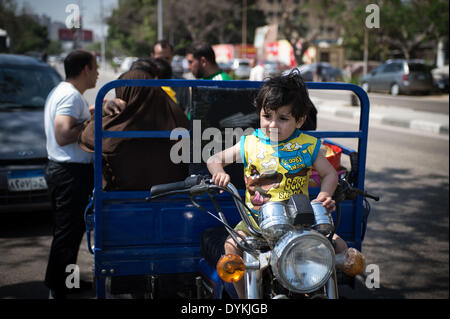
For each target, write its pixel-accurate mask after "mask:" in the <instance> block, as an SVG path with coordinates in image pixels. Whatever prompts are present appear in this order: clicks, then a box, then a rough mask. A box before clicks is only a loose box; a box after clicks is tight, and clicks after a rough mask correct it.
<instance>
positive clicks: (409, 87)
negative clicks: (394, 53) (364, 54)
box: [361, 59, 435, 96]
mask: <svg viewBox="0 0 450 319" xmlns="http://www.w3.org/2000/svg"><path fill="white" fill-rule="evenodd" d="M361 87H362V88H363V89H364V90H365V91H366V92H371V91H374V92H387V93H390V94H391V95H394V96H395V95H398V94H401V93H404V94H407V93H415V92H421V93H425V94H427V93H430V92H432V91H434V90H435V85H434V83H433V76H432V74H431V70H430V67H429V66H427V65H426V64H425V63H424V62H423V60H401V59H399V60H387V61H386V62H385V63H383V64H382V65H380V66H379V67H377V68H376V69H375V70H373V71H372V72H370V73H368V74H366V75H365V76H363V77H362V79H361Z"/></svg>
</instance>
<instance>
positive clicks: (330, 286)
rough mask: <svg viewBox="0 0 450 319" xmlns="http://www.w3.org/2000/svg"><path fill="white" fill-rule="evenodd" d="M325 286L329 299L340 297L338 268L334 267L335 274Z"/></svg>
mask: <svg viewBox="0 0 450 319" xmlns="http://www.w3.org/2000/svg"><path fill="white" fill-rule="evenodd" d="M325 288H326V291H327V297H328V299H339V293H338V287H337V276H336V268H334V269H333V274H332V275H331V276H330V279H328V281H327V284H326V286H325Z"/></svg>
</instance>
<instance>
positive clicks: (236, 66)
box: [231, 59, 251, 79]
mask: <svg viewBox="0 0 450 319" xmlns="http://www.w3.org/2000/svg"><path fill="white" fill-rule="evenodd" d="M231 68H232V70H233V71H234V75H235V76H236V77H237V78H239V79H248V78H249V77H250V70H251V67H250V61H249V60H248V59H234V60H233V65H232V67H231Z"/></svg>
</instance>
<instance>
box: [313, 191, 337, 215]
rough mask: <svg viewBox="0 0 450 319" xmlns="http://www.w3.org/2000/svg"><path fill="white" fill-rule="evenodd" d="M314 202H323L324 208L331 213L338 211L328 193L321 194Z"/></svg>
mask: <svg viewBox="0 0 450 319" xmlns="http://www.w3.org/2000/svg"><path fill="white" fill-rule="evenodd" d="M314 201H317V202H322V206H324V207H325V208H326V209H327V211H328V212H329V213H331V212H333V211H334V210H336V203H335V201H334V200H333V199H332V197H331V195H330V194H328V193H327V192H320V193H319V194H318V195H317V197H316V199H314Z"/></svg>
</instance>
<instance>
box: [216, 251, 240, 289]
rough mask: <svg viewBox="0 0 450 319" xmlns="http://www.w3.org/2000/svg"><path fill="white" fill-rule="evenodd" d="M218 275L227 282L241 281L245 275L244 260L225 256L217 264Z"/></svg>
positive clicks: (235, 256) (233, 256) (234, 256)
mask: <svg viewBox="0 0 450 319" xmlns="http://www.w3.org/2000/svg"><path fill="white" fill-rule="evenodd" d="M217 273H218V274H219V277H220V278H222V280H224V281H226V282H231V283H233V282H236V281H239V280H241V278H242V277H243V276H244V273H245V264H244V260H243V259H242V258H241V257H240V256H238V255H233V254H228V255H224V256H222V257H221V258H220V259H219V261H218V262H217Z"/></svg>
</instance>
